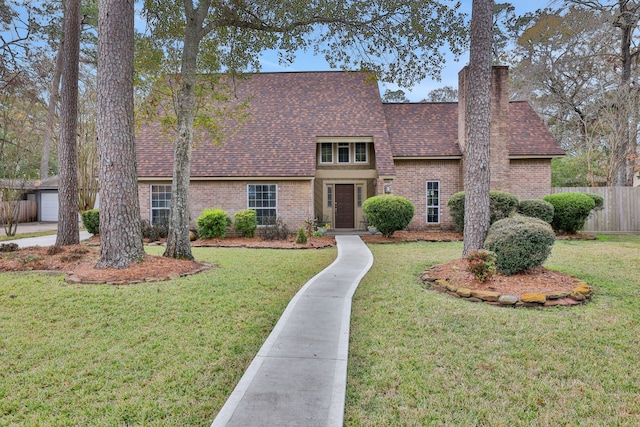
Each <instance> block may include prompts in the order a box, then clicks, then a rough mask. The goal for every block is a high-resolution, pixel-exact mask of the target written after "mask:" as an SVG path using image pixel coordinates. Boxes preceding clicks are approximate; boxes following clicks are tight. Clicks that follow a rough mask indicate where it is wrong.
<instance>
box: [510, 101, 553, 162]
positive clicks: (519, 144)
mask: <svg viewBox="0 0 640 427" xmlns="http://www.w3.org/2000/svg"><path fill="white" fill-rule="evenodd" d="M509 118H510V122H509V155H510V156H512V157H518V156H522V157H537V156H539V157H557V156H563V155H564V150H562V148H560V144H559V143H558V141H556V139H555V138H554V137H553V135H551V132H549V129H547V126H546V125H545V124H544V122H543V121H542V119H541V118H540V117H539V116H538V114H537V113H536V112H535V110H534V109H533V107H532V106H531V104H529V103H528V102H527V101H515V102H510V103H509Z"/></svg>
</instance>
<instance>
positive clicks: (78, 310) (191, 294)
mask: <svg viewBox="0 0 640 427" xmlns="http://www.w3.org/2000/svg"><path fill="white" fill-rule="evenodd" d="M371 249H372V251H373V253H374V257H375V263H374V265H373V267H372V270H371V271H370V273H369V274H367V276H365V278H364V279H363V281H362V283H361V284H360V286H359V288H358V291H357V292H356V295H355V298H354V304H353V315H352V328H351V336H352V338H351V345H350V355H349V357H350V359H349V371H348V375H349V377H348V384H347V403H346V413H345V425H346V426H390V425H393V426H395V425H402V426H430V425H438V426H441V425H446V426H476V425H486V426H558V425H561V426H567V425H568V426H605V425H606V426H637V425H640V370H639V369H638V366H640V351H639V349H640V299H638V294H639V293H640V268H639V266H638V261H639V254H640V236H603V237H601V238H600V239H599V240H596V241H558V242H557V243H556V245H555V246H554V250H553V253H552V255H551V258H550V259H549V261H548V262H547V264H546V265H547V266H548V267H550V268H553V269H558V270H561V271H564V272H567V273H571V274H574V275H576V276H578V277H580V278H582V279H585V280H586V281H587V282H588V283H589V284H591V285H593V286H594V288H595V291H596V295H595V297H594V298H593V301H592V302H590V303H589V304H588V305H586V306H581V307H574V308H571V309H566V308H558V309H551V310H531V309H518V310H515V309H506V308H497V307H491V306H488V305H478V304H473V303H469V302H466V301H460V300H457V299H454V298H451V297H448V296H446V295H443V294H440V293H436V292H432V291H427V290H425V289H424V288H423V287H422V285H421V284H420V283H419V281H418V279H417V277H418V275H419V274H420V273H421V272H422V271H423V270H424V269H426V268H428V267H429V266H432V265H435V264H439V263H443V262H446V261H449V260H452V259H455V258H458V257H459V256H460V254H461V252H462V246H461V243H408V244H398V245H372V246H371ZM149 250H150V251H153V252H154V253H156V254H158V253H159V252H160V251H161V250H162V248H158V247H155V248H151V249H149ZM194 254H195V256H196V258H198V259H199V260H204V261H208V262H211V263H213V264H215V265H216V268H215V269H213V270H211V271H208V272H205V273H202V274H200V275H196V276H190V277H185V278H181V279H179V280H175V281H170V282H163V283H153V284H139V285H131V286H106V285H70V284H67V283H65V282H64V281H63V280H62V277H61V276H50V275H43V274H27V273H20V274H9V273H3V274H0V426H14V425H16V426H21V425H25V426H27V425H28V426H32V425H37V426H66V425H82V426H103V425H109V426H110V425H114V426H117V425H122V426H125V425H136V426H137V425H145V426H208V425H209V424H210V423H211V420H212V419H213V418H214V417H215V415H216V414H217V412H218V410H219V409H220V408H221V407H222V405H223V403H224V402H225V400H226V399H227V397H228V396H229V394H230V393H231V391H232V389H233V387H234V386H235V384H236V383H237V381H238V380H239V379H240V377H241V375H242V373H243V372H244V370H245V369H246V367H247V366H248V364H249V363H250V361H251V359H252V358H253V356H254V355H255V353H256V352H257V350H258V349H259V348H260V346H261V345H262V343H263V341H264V339H265V338H266V337H267V335H268V334H269V332H270V331H271V329H272V327H273V325H274V324H275V322H276V321H277V319H278V318H279V316H280V314H281V313H282V311H283V309H284V307H285V306H286V305H287V303H288V302H289V300H290V298H291V297H292V296H293V295H294V294H295V292H296V291H297V290H298V289H299V288H300V286H302V285H303V284H304V283H306V281H307V280H308V279H309V278H310V277H312V276H313V275H314V274H315V273H316V272H318V271H320V270H321V269H322V268H324V267H325V266H326V265H328V264H329V263H330V262H331V261H332V260H333V259H334V257H335V255H336V251H335V250H331V249H329V250H313V251H311V250H309V251H302V250H299V251H283V250H251V249H212V248H194Z"/></svg>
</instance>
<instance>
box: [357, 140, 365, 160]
mask: <svg viewBox="0 0 640 427" xmlns="http://www.w3.org/2000/svg"><path fill="white" fill-rule="evenodd" d="M366 162H367V143H366V142H356V163H366Z"/></svg>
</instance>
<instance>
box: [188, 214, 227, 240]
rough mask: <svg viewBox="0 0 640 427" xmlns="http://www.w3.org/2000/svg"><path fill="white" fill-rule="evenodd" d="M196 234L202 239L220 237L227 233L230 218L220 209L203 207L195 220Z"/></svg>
mask: <svg viewBox="0 0 640 427" xmlns="http://www.w3.org/2000/svg"><path fill="white" fill-rule="evenodd" d="M196 224H197V225H198V236H200V237H202V238H203V239H213V238H221V237H225V236H226V235H227V227H229V226H230V225H231V218H229V215H227V212H225V211H223V210H222V209H205V210H203V211H202V214H200V217H199V218H198V220H197V221H196Z"/></svg>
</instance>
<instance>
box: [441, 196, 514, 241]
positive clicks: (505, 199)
mask: <svg viewBox="0 0 640 427" xmlns="http://www.w3.org/2000/svg"><path fill="white" fill-rule="evenodd" d="M464 198H465V193H464V191H459V192H457V193H455V194H453V195H452V196H451V198H450V199H449V202H448V203H447V206H449V214H450V215H451V218H452V219H453V224H454V227H455V230H456V231H458V232H463V231H464ZM517 207H518V198H517V197H516V196H514V195H513V194H511V193H507V192H504V191H497V190H492V191H489V211H490V215H491V216H490V223H491V224H493V223H494V222H496V221H498V220H500V219H502V218H507V217H508V216H509V215H511V213H512V212H514V211H515V210H516V208H517Z"/></svg>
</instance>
